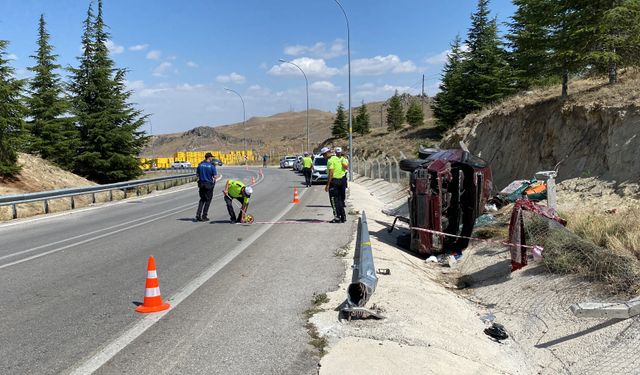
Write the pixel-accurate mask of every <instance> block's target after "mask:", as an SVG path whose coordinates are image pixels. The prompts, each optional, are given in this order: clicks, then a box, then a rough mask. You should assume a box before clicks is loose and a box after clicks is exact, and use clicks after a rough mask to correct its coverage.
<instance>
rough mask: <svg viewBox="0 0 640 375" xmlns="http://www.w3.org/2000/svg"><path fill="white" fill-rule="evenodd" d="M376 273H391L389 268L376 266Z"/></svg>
mask: <svg viewBox="0 0 640 375" xmlns="http://www.w3.org/2000/svg"><path fill="white" fill-rule="evenodd" d="M376 273H377V274H378V275H391V270H390V269H388V268H378V270H377V271H376Z"/></svg>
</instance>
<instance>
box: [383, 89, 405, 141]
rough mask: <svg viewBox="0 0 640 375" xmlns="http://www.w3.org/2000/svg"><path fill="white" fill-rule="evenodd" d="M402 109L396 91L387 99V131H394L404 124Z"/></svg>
mask: <svg viewBox="0 0 640 375" xmlns="http://www.w3.org/2000/svg"><path fill="white" fill-rule="evenodd" d="M404 120H405V116H404V109H403V108H402V101H401V100H400V96H399V95H398V90H396V93H395V94H394V95H393V96H392V97H391V99H389V108H388V109H387V130H389V131H394V130H398V129H400V128H401V127H402V124H403V123H404Z"/></svg>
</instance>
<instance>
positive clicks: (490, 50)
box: [462, 0, 514, 115]
mask: <svg viewBox="0 0 640 375" xmlns="http://www.w3.org/2000/svg"><path fill="white" fill-rule="evenodd" d="M496 23H497V22H496V19H495V18H494V19H489V0H478V7H477V10H476V12H475V13H474V14H473V15H472V16H471V28H470V29H469V33H468V36H467V41H466V43H467V45H468V47H469V52H468V53H467V54H466V56H465V60H464V62H463V64H462V65H463V73H462V74H463V76H464V77H465V79H464V80H462V84H463V88H464V92H463V93H462V94H463V105H464V107H463V110H464V114H465V115H466V114H468V113H470V112H473V111H476V110H479V109H480V108H482V107H483V106H484V105H486V104H489V103H493V102H495V101H497V100H499V99H501V98H503V97H505V96H507V95H509V94H510V93H512V92H513V86H514V81H513V74H512V71H511V68H510V66H509V64H508V62H507V59H506V52H505V51H504V50H503V48H502V42H501V41H500V39H499V37H498V29H497V25H496Z"/></svg>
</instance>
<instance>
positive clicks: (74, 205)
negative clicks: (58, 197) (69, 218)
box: [69, 195, 76, 210]
mask: <svg viewBox="0 0 640 375" xmlns="http://www.w3.org/2000/svg"><path fill="white" fill-rule="evenodd" d="M69 198H71V209H72V210H73V209H75V208H76V200H75V199H74V198H73V195H72V196H70V197H69Z"/></svg>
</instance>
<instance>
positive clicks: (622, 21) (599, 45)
mask: <svg viewBox="0 0 640 375" xmlns="http://www.w3.org/2000/svg"><path fill="white" fill-rule="evenodd" d="M593 5H596V6H597V9H593V13H594V14H596V15H601V17H600V18H599V19H598V25H597V28H596V30H595V39H596V42H595V43H592V44H590V45H591V46H596V48H592V50H591V51H590V54H589V57H590V58H591V59H592V60H594V61H595V62H596V63H597V64H598V65H599V66H601V67H602V70H606V72H607V75H608V76H609V83H611V84H612V83H615V82H617V80H618V69H619V68H620V67H624V66H637V65H640V1H638V0H608V1H602V2H597V3H596V4H593Z"/></svg>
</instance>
